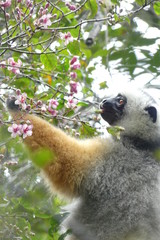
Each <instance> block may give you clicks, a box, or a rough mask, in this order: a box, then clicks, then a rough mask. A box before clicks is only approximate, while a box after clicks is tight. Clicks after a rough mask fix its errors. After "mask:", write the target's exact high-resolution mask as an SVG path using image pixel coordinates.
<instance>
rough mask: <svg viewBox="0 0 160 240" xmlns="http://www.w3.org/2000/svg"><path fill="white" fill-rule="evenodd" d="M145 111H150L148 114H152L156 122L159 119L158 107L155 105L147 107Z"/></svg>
mask: <svg viewBox="0 0 160 240" xmlns="http://www.w3.org/2000/svg"><path fill="white" fill-rule="evenodd" d="M145 111H147V112H148V114H149V115H150V117H151V119H152V121H153V123H155V122H156V121H157V109H156V108H155V107H153V106H150V107H146V108H145Z"/></svg>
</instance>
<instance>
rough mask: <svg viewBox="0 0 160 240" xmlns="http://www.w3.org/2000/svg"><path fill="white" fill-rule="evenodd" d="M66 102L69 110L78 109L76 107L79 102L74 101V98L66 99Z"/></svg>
mask: <svg viewBox="0 0 160 240" xmlns="http://www.w3.org/2000/svg"><path fill="white" fill-rule="evenodd" d="M66 100H67V103H66V107H67V108H71V109H73V108H75V107H76V105H77V103H78V101H77V100H76V99H74V98H73V96H69V97H68V98H66Z"/></svg>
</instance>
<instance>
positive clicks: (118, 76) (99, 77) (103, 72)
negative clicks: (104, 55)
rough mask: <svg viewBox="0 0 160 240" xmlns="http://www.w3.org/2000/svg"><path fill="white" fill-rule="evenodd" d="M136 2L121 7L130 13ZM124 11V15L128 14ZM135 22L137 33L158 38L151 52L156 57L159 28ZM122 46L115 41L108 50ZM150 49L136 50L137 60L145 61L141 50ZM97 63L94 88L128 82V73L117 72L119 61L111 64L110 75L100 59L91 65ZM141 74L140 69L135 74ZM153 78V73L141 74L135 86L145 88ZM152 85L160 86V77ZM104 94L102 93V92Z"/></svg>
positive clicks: (158, 43) (126, 3)
mask: <svg viewBox="0 0 160 240" xmlns="http://www.w3.org/2000/svg"><path fill="white" fill-rule="evenodd" d="M132 2H134V1H132V0H127V1H122V2H121V3H122V5H121V7H122V8H123V9H126V12H130V11H131V10H132V5H131V4H130V3H132ZM126 12H125V11H124V10H123V13H124V14H125V13H126ZM134 21H135V22H136V23H137V29H136V31H137V32H141V33H143V34H144V37H145V38H157V41H156V42H155V43H154V44H153V45H152V46H150V52H151V53H152V54H153V55H154V53H155V52H156V51H157V49H159V46H160V29H158V28H154V27H149V25H148V24H147V23H146V22H144V21H143V20H141V19H139V18H138V17H134ZM119 27H120V24H116V25H115V26H114V28H119ZM120 44H122V43H121V42H116V43H114V42H113V41H112V42H111V43H110V42H109V43H108V45H107V48H108V49H109V48H111V47H112V46H113V45H115V46H117V47H120V46H121V45H120ZM142 48H143V49H148V46H141V47H139V48H137V49H135V53H136V56H137V59H139V60H140V59H143V58H145V56H144V55H143V54H142V53H141V51H140V50H141V49H142ZM95 62H99V63H98V64H97V65H96V70H95V71H94V72H93V75H92V76H93V77H94V79H95V82H94V84H93V88H94V89H99V85H98V83H100V82H102V81H105V80H106V82H107V84H108V86H110V85H116V87H118V85H122V84H123V83H126V82H128V81H129V80H130V79H129V77H130V76H129V75H128V74H127V73H125V72H124V73H122V72H121V73H119V72H118V70H116V66H117V64H118V61H112V62H110V63H109V64H110V73H109V72H108V70H107V69H105V67H104V66H102V65H101V64H100V58H99V59H98V58H97V59H96V60H95V59H94V60H93V61H92V62H91V65H90V66H92V65H94V63H95ZM139 72H141V70H140V69H138V68H137V69H136V70H135V73H139ZM152 78H153V74H151V73H145V74H140V75H139V76H137V77H136V78H135V79H134V80H135V84H137V85H138V86H143V85H144V84H145V83H147V82H148V81H150V80H151V79H152ZM152 84H157V85H160V77H158V78H157V79H156V80H154V81H153V82H152ZM100 92H101V93H102V91H100Z"/></svg>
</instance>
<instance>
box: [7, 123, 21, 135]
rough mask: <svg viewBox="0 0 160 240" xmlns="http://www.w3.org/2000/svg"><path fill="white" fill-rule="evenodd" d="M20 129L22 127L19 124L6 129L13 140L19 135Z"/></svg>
mask: <svg viewBox="0 0 160 240" xmlns="http://www.w3.org/2000/svg"><path fill="white" fill-rule="evenodd" d="M21 127H22V125H21V124H19V125H17V124H15V123H13V124H12V126H10V127H9V128H8V132H11V133H12V134H11V136H12V137H13V138H15V137H17V136H20V135H21Z"/></svg>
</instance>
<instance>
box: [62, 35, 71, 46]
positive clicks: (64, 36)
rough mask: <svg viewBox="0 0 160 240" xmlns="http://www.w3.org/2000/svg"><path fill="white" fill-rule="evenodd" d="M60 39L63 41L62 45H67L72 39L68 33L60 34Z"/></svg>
mask: <svg viewBox="0 0 160 240" xmlns="http://www.w3.org/2000/svg"><path fill="white" fill-rule="evenodd" d="M60 37H61V39H64V40H65V41H64V45H65V46H66V45H68V44H69V43H70V42H73V37H72V35H71V33H70V32H68V33H60Z"/></svg>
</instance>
